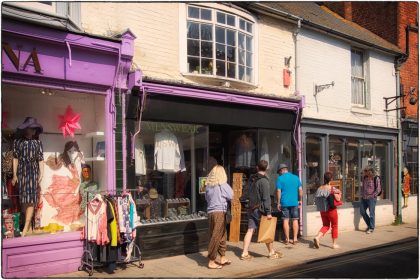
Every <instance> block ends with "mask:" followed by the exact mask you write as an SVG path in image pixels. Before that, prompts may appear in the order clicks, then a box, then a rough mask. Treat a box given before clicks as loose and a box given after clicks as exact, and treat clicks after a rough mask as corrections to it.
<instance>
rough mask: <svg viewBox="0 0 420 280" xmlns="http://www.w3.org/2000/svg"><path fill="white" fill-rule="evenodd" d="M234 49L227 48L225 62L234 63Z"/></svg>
mask: <svg viewBox="0 0 420 280" xmlns="http://www.w3.org/2000/svg"><path fill="white" fill-rule="evenodd" d="M235 49H236V48H234V47H229V46H228V47H227V52H226V54H227V60H228V61H231V62H235Z"/></svg>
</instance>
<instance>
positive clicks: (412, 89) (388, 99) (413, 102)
mask: <svg viewBox="0 0 420 280" xmlns="http://www.w3.org/2000/svg"><path fill="white" fill-rule="evenodd" d="M401 92H403V90H401ZM415 92H416V88H415V87H410V91H409V92H408V93H407V94H406V95H404V94H400V95H397V96H392V97H384V99H385V110H384V111H385V112H390V111H395V110H400V109H406V108H407V107H406V106H404V107H399V108H395V109H388V105H390V104H391V103H392V102H394V101H395V100H397V99H398V98H403V97H405V96H407V95H410V96H411V97H410V99H409V100H408V103H410V105H416V103H417V98H416V97H415V95H414V94H415Z"/></svg>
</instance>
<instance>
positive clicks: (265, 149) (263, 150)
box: [260, 137, 270, 163]
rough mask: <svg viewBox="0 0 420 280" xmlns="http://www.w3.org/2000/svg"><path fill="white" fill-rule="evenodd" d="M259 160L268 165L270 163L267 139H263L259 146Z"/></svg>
mask: <svg viewBox="0 0 420 280" xmlns="http://www.w3.org/2000/svg"><path fill="white" fill-rule="evenodd" d="M260 160H265V161H267V162H268V163H270V157H269V152H268V143H267V138H266V137H264V138H263V141H262V144H261V157H260Z"/></svg>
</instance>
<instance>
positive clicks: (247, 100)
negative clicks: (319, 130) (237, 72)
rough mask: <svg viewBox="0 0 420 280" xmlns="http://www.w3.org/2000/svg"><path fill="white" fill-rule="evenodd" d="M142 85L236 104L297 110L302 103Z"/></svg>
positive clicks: (161, 90)
mask: <svg viewBox="0 0 420 280" xmlns="http://www.w3.org/2000/svg"><path fill="white" fill-rule="evenodd" d="M143 87H144V89H145V90H146V91H150V92H153V93H158V94H166V95H174V96H180V97H189V98H197V99H206V100H213V101H221V102H230V103H238V104H247V105H253V106H261V107H269V108H276V109H283V110H290V111H297V110H298V109H300V107H301V105H302V103H301V102H299V101H296V102H291V101H283V100H276V99H270V98H269V97H267V98H264V97H254V96H245V95H237V94H232V93H227V92H220V91H212V90H202V89H195V88H187V87H179V86H173V85H162V84H155V83H150V82H143Z"/></svg>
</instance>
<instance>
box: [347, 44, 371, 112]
mask: <svg viewBox="0 0 420 280" xmlns="http://www.w3.org/2000/svg"><path fill="white" fill-rule="evenodd" d="M367 98H368V97H367V83H366V67H365V53H364V52H362V51H360V50H356V49H352V50H351V103H352V104H353V106H357V107H363V108H367Z"/></svg>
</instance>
